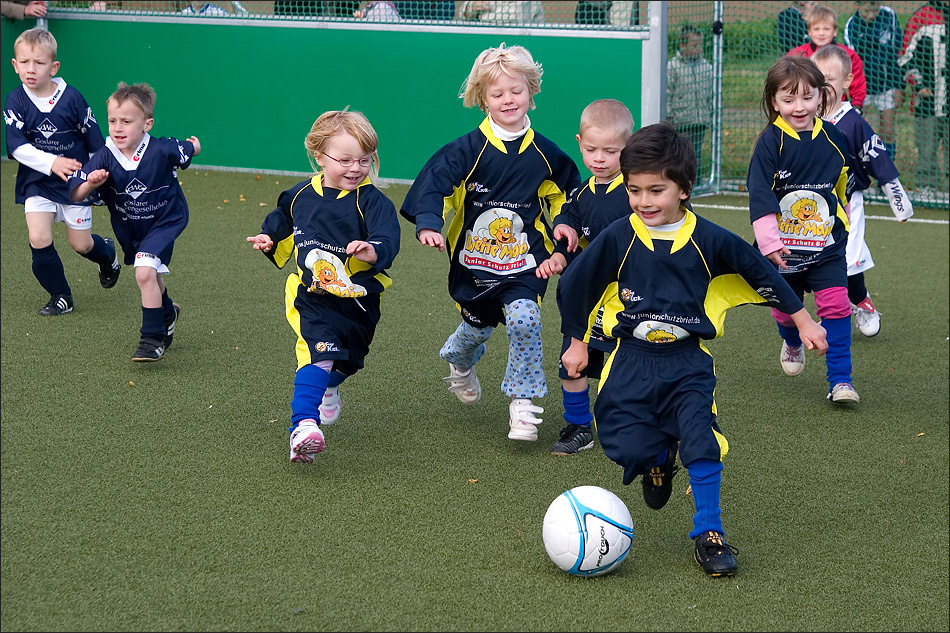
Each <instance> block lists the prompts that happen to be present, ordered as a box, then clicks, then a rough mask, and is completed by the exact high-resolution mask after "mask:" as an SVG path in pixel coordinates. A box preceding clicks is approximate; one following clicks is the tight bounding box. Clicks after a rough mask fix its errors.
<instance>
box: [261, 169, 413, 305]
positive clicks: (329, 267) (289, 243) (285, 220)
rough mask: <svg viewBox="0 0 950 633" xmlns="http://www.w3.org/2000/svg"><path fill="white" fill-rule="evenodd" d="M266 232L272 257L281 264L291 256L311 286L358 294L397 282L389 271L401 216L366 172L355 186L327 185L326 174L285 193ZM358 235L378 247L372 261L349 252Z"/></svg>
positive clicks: (310, 289) (316, 290)
mask: <svg viewBox="0 0 950 633" xmlns="http://www.w3.org/2000/svg"><path fill="white" fill-rule="evenodd" d="M261 232H262V233H266V234H267V235H269V236H270V237H271V238H272V239H273V240H274V247H273V248H272V249H271V250H270V252H269V253H266V255H267V256H268V258H270V260H271V261H273V262H274V264H275V265H276V266H277V267H278V268H283V267H284V265H285V264H286V263H287V262H288V261H290V260H291V259H293V260H294V262H295V263H296V264H297V271H296V272H297V275H298V276H299V277H300V281H301V283H302V284H303V285H304V286H305V287H306V288H307V291H308V292H312V293H315V294H325V293H328V294H332V295H335V296H337V297H343V298H359V297H363V296H366V295H368V294H379V293H381V292H383V290H385V289H386V288H388V287H389V286H391V285H392V279H390V277H389V275H388V274H387V273H386V269H387V268H389V267H390V266H391V265H392V263H393V260H394V259H395V258H396V253H398V252H399V216H398V215H396V207H395V206H394V205H393V203H392V202H390V201H389V198H387V197H386V196H384V195H383V193H382V192H381V191H380V190H379V189H377V188H376V187H374V186H373V185H372V183H370V181H369V179H368V178H367V179H366V180H364V181H363V182H362V183H361V184H360V186H359V187H357V188H356V189H355V190H353V191H344V190H340V189H331V188H329V187H326V188H324V187H323V182H322V175H321V174H317V175H316V176H314V177H312V178H311V179H310V180H305V181H303V182H300V183H297V185H296V186H294V187H293V188H292V189H288V190H287V191H285V192H283V193H282V194H280V197H279V198H278V199H277V208H276V209H274V210H273V211H271V212H270V213H269V214H267V217H265V218H264V223H263V224H262V226H261ZM354 240H362V241H365V242H369V243H370V244H372V245H373V248H375V249H376V262H375V263H374V264H368V263H366V262H363V261H360V260H358V259H356V258H355V257H352V256H350V255H347V254H346V246H347V244H349V243H350V242H352V241H354Z"/></svg>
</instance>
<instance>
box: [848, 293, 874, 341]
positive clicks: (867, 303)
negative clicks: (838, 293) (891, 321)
mask: <svg viewBox="0 0 950 633" xmlns="http://www.w3.org/2000/svg"><path fill="white" fill-rule="evenodd" d="M851 312H852V313H853V314H854V324H855V325H857V326H858V329H859V330H861V334H863V335H865V336H875V335H876V334H877V333H878V332H880V331H881V313H880V312H878V311H877V310H875V309H874V304H873V303H871V295H868V296H867V297H865V298H864V301H862V302H861V303H859V304H857V305H855V304H853V303H852V304H851Z"/></svg>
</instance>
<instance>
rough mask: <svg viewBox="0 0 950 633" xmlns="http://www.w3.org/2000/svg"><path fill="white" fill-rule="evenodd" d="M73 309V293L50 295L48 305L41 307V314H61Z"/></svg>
mask: <svg viewBox="0 0 950 633" xmlns="http://www.w3.org/2000/svg"><path fill="white" fill-rule="evenodd" d="M72 311H73V297H72V295H50V296H49V301H47V302H46V305H45V306H43V307H42V308H40V316H59V315H61V314H66V313H67V312H72Z"/></svg>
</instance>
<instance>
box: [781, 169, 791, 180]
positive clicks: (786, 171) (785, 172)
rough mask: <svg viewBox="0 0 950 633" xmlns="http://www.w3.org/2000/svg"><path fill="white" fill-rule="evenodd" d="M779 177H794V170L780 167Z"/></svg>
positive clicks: (783, 178)
mask: <svg viewBox="0 0 950 633" xmlns="http://www.w3.org/2000/svg"><path fill="white" fill-rule="evenodd" d="M778 177H779V179H782V180H785V179H788V178H791V177H792V172H790V171H788V170H785V169H779V170H778Z"/></svg>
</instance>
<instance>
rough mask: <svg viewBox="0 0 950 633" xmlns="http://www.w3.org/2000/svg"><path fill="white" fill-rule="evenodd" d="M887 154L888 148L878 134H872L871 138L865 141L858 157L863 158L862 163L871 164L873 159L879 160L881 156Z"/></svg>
mask: <svg viewBox="0 0 950 633" xmlns="http://www.w3.org/2000/svg"><path fill="white" fill-rule="evenodd" d="M886 153H887V148H886V147H885V146H884V143H883V141H881V139H880V137H878V135H877V134H872V135H871V138H869V139H868V140H866V141H864V144H863V145H862V146H861V151H859V152H858V155H859V156H860V157H861V162H862V163H870V162H871V159H872V158H877V157H878V156H880V155H881V154H886Z"/></svg>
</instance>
